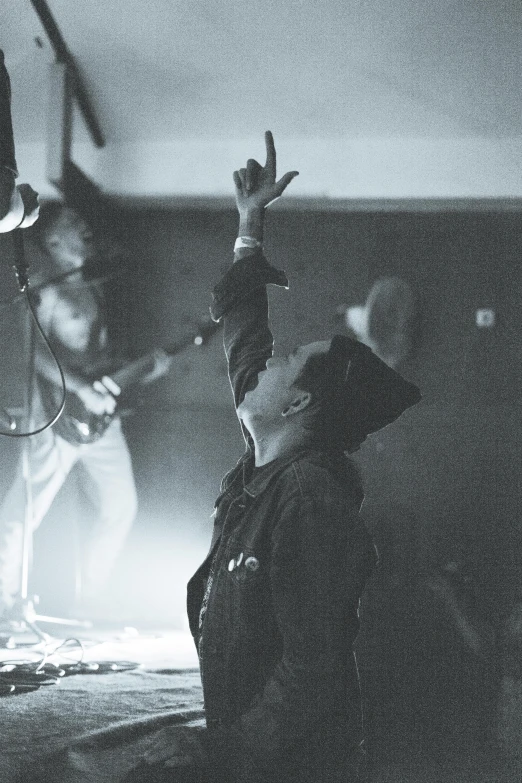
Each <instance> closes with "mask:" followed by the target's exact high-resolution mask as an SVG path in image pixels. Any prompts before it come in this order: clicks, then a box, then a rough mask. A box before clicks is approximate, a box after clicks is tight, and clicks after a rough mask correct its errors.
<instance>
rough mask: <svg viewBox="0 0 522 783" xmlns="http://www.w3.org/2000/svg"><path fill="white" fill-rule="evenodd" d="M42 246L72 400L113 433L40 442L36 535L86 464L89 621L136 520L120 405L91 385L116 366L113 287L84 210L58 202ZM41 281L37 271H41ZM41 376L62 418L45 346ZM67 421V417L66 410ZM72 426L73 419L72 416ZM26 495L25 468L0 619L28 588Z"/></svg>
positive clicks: (34, 452)
mask: <svg viewBox="0 0 522 783" xmlns="http://www.w3.org/2000/svg"><path fill="white" fill-rule="evenodd" d="M35 228H37V229H38V232H37V241H38V243H39V245H40V247H41V249H42V250H44V258H42V259H40V261H39V266H40V267H41V268H40V269H37V268H36V266H34V267H33V269H34V274H33V275H32V276H31V280H32V282H33V290H36V291H37V297H36V300H37V313H38V318H39V320H40V323H41V325H42V328H43V329H44V331H45V333H46V335H47V336H48V338H49V340H50V342H51V344H52V346H53V348H54V350H55V351H56V354H57V357H58V359H59V361H60V364H61V365H62V369H63V371H64V375H65V382H66V390H67V392H68V396H69V395H72V396H75V397H76V399H78V400H80V401H81V403H82V404H83V406H84V408H85V410H86V412H87V414H94V415H95V416H104V415H105V414H107V415H108V419H109V424H108V426H106V428H104V430H103V431H102V433H101V434H100V435H99V437H97V438H96V439H95V440H93V441H92V442H87V443H81V442H78V441H77V440H75V439H74V438H68V436H67V433H65V435H64V434H63V433H62V430H61V429H60V422H61V419H59V420H58V422H57V423H56V425H55V426H54V427H53V428H50V429H47V430H45V431H44V432H43V433H41V434H40V435H37V436H34V437H32V438H31V453H30V462H31V481H32V501H33V531H34V530H36V528H37V527H38V526H39V524H40V523H41V521H42V519H43V518H44V516H45V514H46V513H47V511H48V510H49V508H50V506H51V504H52V502H53V500H54V498H55V497H56V494H57V492H58V490H59V489H60V487H61V486H62V485H63V483H64V481H65V480H66V479H67V476H68V474H69V472H70V470H71V468H72V467H73V466H74V465H75V464H76V463H77V462H80V463H81V465H82V468H83V471H84V475H85V474H87V475H86V479H87V480H86V481H85V482H84V486H85V490H86V492H87V494H88V497H89V499H90V500H91V501H92V503H93V505H94V507H95V509H96V512H97V518H96V522H95V524H94V527H93V529H92V530H91V531H90V536H89V540H88V542H87V544H86V547H85V551H84V553H83V555H84V561H83V571H82V600H83V604H84V606H83V607H78V608H79V609H80V610H81V609H82V608H83V609H84V610H85V611H86V612H89V609H90V607H92V606H93V603H94V605H96V599H97V597H98V596H100V592H101V590H102V589H103V586H104V585H105V583H106V581H107V579H108V577H109V574H110V572H111V569H112V566H113V564H114V562H115V560H116V558H117V556H118V554H119V552H120V550H121V548H122V546H123V543H124V541H125V539H126V537H127V534H128V533H129V530H130V528H131V525H132V523H133V520H134V517H135V515H136V509H137V503H136V488H135V483H134V476H133V471H132V464H131V458H130V454H129V449H128V446H127V443H126V441H125V437H124V435H123V432H122V427H121V421H120V418H119V417H118V416H117V415H113V414H114V412H115V408H116V397H115V396H114V394H113V393H111V391H112V392H117V389H114V388H112V389H111V390H109V389H108V388H107V387H105V386H104V385H103V384H102V383H101V382H99V381H98V382H95V383H92V382H91V381H89V380H86V375H85V373H86V372H88V370H87V368H89V367H93V366H95V365H103V364H106V365H107V364H109V363H110V360H111V358H114V350H113V346H111V345H110V340H109V333H108V323H107V315H108V314H107V309H106V302H105V296H104V291H103V283H102V282H100V281H99V280H88V279H86V275H84V274H83V271H84V267H85V266H86V265H88V264H89V263H90V262H93V260H94V259H95V257H96V247H95V242H94V236H93V232H92V231H91V229H90V228H89V226H88V225H87V224H86V222H85V221H84V220H83V218H82V217H81V216H80V215H79V214H78V213H77V212H75V211H74V210H72V209H70V208H68V207H65V206H64V205H62V204H60V203H58V202H53V203H49V204H47V205H44V206H43V207H42V209H41V213H40V219H39V221H38V223H37V225H36V226H35ZM32 271H33V270H32ZM170 362H171V360H170V358H169V357H168V356H167V355H166V353H165V352H163V351H161V350H157V351H155V352H154V361H153V366H152V368H151V369H150V371H149V372H148V374H147V375H145V377H144V378H142V382H145V383H147V382H150V381H152V380H155V379H156V378H158V377H160V376H161V375H164V374H165V373H166V372H167V370H168V369H169V367H170ZM35 372H36V381H37V388H38V394H37V395H36V396H37V397H39V400H38V402H39V403H41V404H42V405H43V407H44V409H45V410H46V411H47V413H48V414H52V412H53V411H56V410H57V407H58V405H59V402H60V398H61V388H60V379H59V375H58V371H57V367H56V364H55V362H54V360H53V359H52V357H51V355H50V354H49V353H48V352H47V351H46V350H45V349H44V348H43V344H42V343H41V342H40V341H37V346H36V353H35ZM66 412H67V407H66ZM62 418H65V415H62ZM23 519H24V486H23V478H22V471H21V469H20V468H19V469H18V471H17V473H16V479H15V481H14V484H13V485H12V486H11V488H10V490H9V491H8V493H7V495H6V497H5V499H4V502H3V504H2V506H1V507H0V616H2V614H7V615H8V611H9V608H10V607H11V606H12V605H13V601H14V597H15V596H16V594H17V593H18V591H19V587H20V569H21V558H22V535H23Z"/></svg>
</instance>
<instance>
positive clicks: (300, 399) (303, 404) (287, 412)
mask: <svg viewBox="0 0 522 783" xmlns="http://www.w3.org/2000/svg"><path fill="white" fill-rule="evenodd" d="M311 401H312V395H311V394H310V392H307V391H303V392H299V394H298V396H297V397H294V399H293V400H292V402H291V403H290V405H287V407H286V408H283V410H282V411H281V415H282V416H285V417H287V416H292V415H293V414H294V413H299V411H304V410H305V408H308V406H309V405H310V403H311Z"/></svg>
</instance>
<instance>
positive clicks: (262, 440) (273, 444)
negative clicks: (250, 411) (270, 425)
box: [248, 427, 306, 468]
mask: <svg viewBox="0 0 522 783" xmlns="http://www.w3.org/2000/svg"><path fill="white" fill-rule="evenodd" d="M248 430H249V432H250V435H251V436H252V440H253V441H254V455H255V465H256V468H260V467H262V466H263V465H267V464H268V463H269V462H273V461H274V460H276V459H279V458H280V457H284V456H286V455H288V454H291V453H292V452H294V451H298V450H299V449H301V448H303V447H304V446H305V445H306V439H305V437H304V436H303V432H302V431H301V430H294V429H288V430H285V429H282V430H281V429H278V430H277V431H275V432H274V431H269V430H264V431H260V430H259V429H258V428H255V427H250V428H248Z"/></svg>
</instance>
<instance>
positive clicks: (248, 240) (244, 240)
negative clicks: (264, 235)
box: [234, 237, 263, 251]
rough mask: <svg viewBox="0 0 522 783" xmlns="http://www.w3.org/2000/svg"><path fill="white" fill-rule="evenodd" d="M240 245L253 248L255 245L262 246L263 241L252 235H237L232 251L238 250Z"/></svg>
mask: <svg viewBox="0 0 522 783" xmlns="http://www.w3.org/2000/svg"><path fill="white" fill-rule="evenodd" d="M241 247H248V248H250V250H255V248H256V247H263V243H262V242H260V241H259V240H258V239H254V237H238V238H237V239H236V241H235V243H234V251H236V250H239V248H241Z"/></svg>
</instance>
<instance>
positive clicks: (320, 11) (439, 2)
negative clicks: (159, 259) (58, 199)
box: [0, 0, 522, 198]
mask: <svg viewBox="0 0 522 783" xmlns="http://www.w3.org/2000/svg"><path fill="white" fill-rule="evenodd" d="M12 5H14V4H12ZM49 6H50V8H51V11H52V13H53V15H54V18H55V20H56V22H57V23H58V26H59V28H60V30H61V32H62V34H63V36H64V38H65V40H66V42H67V45H68V47H69V50H70V51H71V52H72V54H73V55H74V57H75V59H76V61H77V63H78V65H79V68H80V71H81V73H82V75H83V77H84V81H85V84H86V86H87V89H88V92H89V94H90V96H91V99H92V103H93V105H94V108H95V111H96V114H97V117H98V120H99V123H100V125H101V128H102V130H103V132H104V134H105V137H106V140H107V145H106V148H105V149H104V150H102V151H101V152H99V151H98V152H97V151H96V150H95V149H94V147H93V145H92V144H91V142H90V139H89V136H88V134H87V132H86V130H85V128H84V127H82V123H81V122H80V121H76V122H75V129H74V138H75V150H76V153H75V154H77V157H78V160H79V162H80V163H81V165H82V166H83V167H84V168H85V169H86V170H87V171H88V172H89V173H90V174H91V176H93V177H94V178H95V179H96V180H97V181H98V182H99V183H100V184H101V185H102V186H103V187H104V188H105V189H107V190H109V191H113V192H116V193H121V194H122V195H126V194H128V195H172V196H176V195H183V194H193V195H222V194H226V193H228V192H229V190H230V182H231V171H232V169H233V168H236V167H238V166H240V165H244V155H246V156H247V157H248V156H251V155H254V156H256V157H260V156H262V154H263V149H262V138H263V131H264V130H265V129H266V128H271V129H272V130H273V132H274V135H275V138H276V143H277V144H278V148H279V150H280V151H281V152H282V153H283V158H282V157H281V155H280V161H281V160H282V163H281V165H282V166H284V167H288V168H299V170H300V171H301V175H302V176H301V177H300V178H298V180H296V182H295V188H294V191H293V192H294V194H295V195H308V196H310V195H313V196H324V197H332V198H343V197H344V198H352V197H353V198H357V197H412V198H415V197H428V198H429V197H437V196H439V197H445V196H447V197H517V196H518V197H520V196H522V111H521V109H522V106H521V103H522V98H521V91H520V83H521V77H522V2H520V0H490V1H489V2H488V1H487V0H481V2H477V0H322V2H321V3H317V2H312V0H263V2H261V0H219V2H212V1H211V0H199V1H198V0H192V2H188V1H187V0H184V1H183V2H182V1H181V0H149V2H147V3H143V2H138V0H125V2H121V0H120V2H116V0H104V2H100V0H82V2H81V3H79V2H70V0H49ZM0 30H1V32H0V46H2V48H3V49H4V52H5V55H6V62H7V65H8V67H9V70H10V73H11V79H12V86H13V121H14V125H15V132H16V141H17V147H18V150H19V158H20V160H19V164H20V169H21V174H22V176H25V178H28V177H29V175H32V176H33V177H35V178H36V180H37V181H38V183H39V184H40V185H42V184H44V181H45V163H44V158H45V151H44V145H45V127H46V113H47V103H46V102H47V94H48V78H49V75H48V70H49V65H50V63H51V62H52V61H53V59H54V57H53V52H52V49H51V47H50V45H49V43H48V41H47V38H46V36H45V33H44V31H43V28H42V27H41V25H40V22H39V20H38V18H37V16H36V14H35V12H34V10H33V8H32V6H31V3H30V2H29V0H19V2H18V3H17V4H16V14H15V12H14V10H13V9H12V8H11V9H7V10H6V7H5V6H4V10H3V11H2V12H1V13H0ZM252 145H253V146H252ZM22 161H23V163H24V166H25V169H26V171H24V170H22V168H23V167H22V164H21V162H22ZM26 172H27V174H26ZM47 187H48V186H47ZM44 189H45V187H44Z"/></svg>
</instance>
